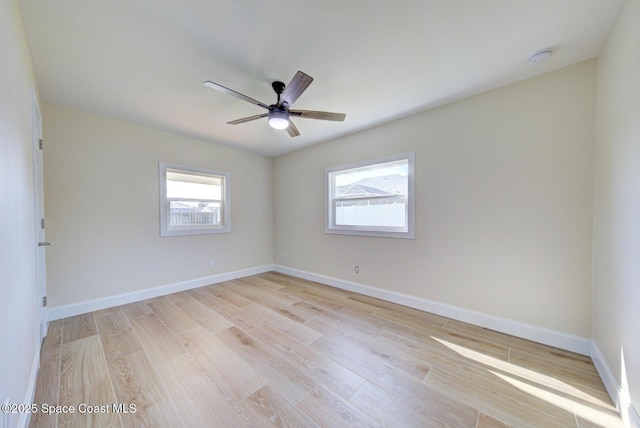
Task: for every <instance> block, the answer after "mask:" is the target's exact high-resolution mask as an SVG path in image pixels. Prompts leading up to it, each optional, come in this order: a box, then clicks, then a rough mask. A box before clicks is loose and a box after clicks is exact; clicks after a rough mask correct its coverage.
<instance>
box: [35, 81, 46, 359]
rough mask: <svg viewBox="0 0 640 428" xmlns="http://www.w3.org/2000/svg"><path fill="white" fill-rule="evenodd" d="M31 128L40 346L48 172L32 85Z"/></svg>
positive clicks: (38, 340)
mask: <svg viewBox="0 0 640 428" xmlns="http://www.w3.org/2000/svg"><path fill="white" fill-rule="evenodd" d="M31 128H32V132H31V135H32V140H33V190H34V192H33V193H34V203H35V218H34V226H35V236H36V242H34V244H35V253H36V293H35V294H36V302H35V306H36V309H35V313H36V326H35V328H36V331H35V340H36V349H37V350H38V352H39V350H40V346H41V345H42V339H44V337H45V336H46V335H47V327H48V319H47V318H48V317H47V309H46V307H45V305H44V303H45V296H46V295H47V270H46V254H45V252H46V250H45V249H46V248H47V246H48V245H49V243H48V242H46V239H45V221H44V175H43V172H44V171H43V161H42V149H43V146H42V114H41V110H40V104H39V103H38V96H37V94H36V91H35V88H31Z"/></svg>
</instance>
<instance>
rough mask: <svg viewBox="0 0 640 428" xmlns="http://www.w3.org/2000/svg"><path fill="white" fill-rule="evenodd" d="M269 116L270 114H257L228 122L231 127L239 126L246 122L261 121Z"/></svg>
mask: <svg viewBox="0 0 640 428" xmlns="http://www.w3.org/2000/svg"><path fill="white" fill-rule="evenodd" d="M267 116H269V113H263V114H256V115H255V116H249V117H243V118H242V119H236V120H232V121H231V122H227V123H228V124H229V125H239V124H241V123H245V122H251V121H252V120H256V119H260V118H263V117H267Z"/></svg>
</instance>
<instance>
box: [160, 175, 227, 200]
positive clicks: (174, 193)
mask: <svg viewBox="0 0 640 428" xmlns="http://www.w3.org/2000/svg"><path fill="white" fill-rule="evenodd" d="M167 197H168V198H185V199H216V200H221V199H222V177H216V176H212V175H206V174H196V173H186V172H184V171H176V170H170V169H167Z"/></svg>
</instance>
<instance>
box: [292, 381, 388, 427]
mask: <svg viewBox="0 0 640 428" xmlns="http://www.w3.org/2000/svg"><path fill="white" fill-rule="evenodd" d="M297 406H298V408H299V409H301V410H303V411H304V412H305V413H306V414H307V415H309V417H310V418H311V419H313V420H314V421H315V422H316V423H317V424H318V425H320V426H323V427H347V426H348V427H371V428H373V427H379V426H380V424H379V423H377V422H376V421H375V420H374V419H372V418H371V417H370V416H369V415H367V414H366V413H365V412H363V411H362V410H360V409H359V408H357V407H356V406H354V405H353V404H351V403H349V402H348V401H345V400H343V399H342V398H340V397H339V396H338V395H336V394H334V393H333V392H331V391H329V390H328V389H327V388H325V387H324V386H322V385H318V386H317V387H316V388H315V389H314V390H313V391H311V393H310V394H308V395H307V396H306V397H305V398H304V399H303V400H302V401H300V402H299V403H298V405H297ZM395 426H397V425H395Z"/></svg>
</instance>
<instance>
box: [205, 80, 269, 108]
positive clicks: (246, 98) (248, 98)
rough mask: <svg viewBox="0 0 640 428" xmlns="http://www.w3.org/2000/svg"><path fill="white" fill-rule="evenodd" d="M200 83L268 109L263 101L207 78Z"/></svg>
mask: <svg viewBox="0 0 640 428" xmlns="http://www.w3.org/2000/svg"><path fill="white" fill-rule="evenodd" d="M202 84H203V85H204V86H206V87H207V88H211V89H215V90H216V91H220V92H222V93H225V94H228V95H231V96H232V97H236V98H240V99H241V100H244V101H247V102H250V103H251V104H255V105H257V106H260V107H262V108H266V109H267V110H269V106H268V105H266V104H265V103H261V102H260V101H258V100H254V99H253V98H251V97H248V96H246V95H243V94H241V93H240V92H236V91H234V90H233V89H229V88H227V87H224V86H222V85H219V84H217V83H214V82H211V81H209V80H207V81H206V82H202Z"/></svg>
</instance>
